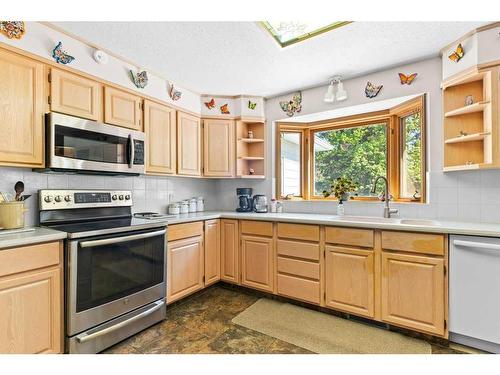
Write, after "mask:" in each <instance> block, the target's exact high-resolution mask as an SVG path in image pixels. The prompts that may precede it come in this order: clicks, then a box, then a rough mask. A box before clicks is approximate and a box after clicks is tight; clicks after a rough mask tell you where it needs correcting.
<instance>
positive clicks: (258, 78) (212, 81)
mask: <svg viewBox="0 0 500 375" xmlns="http://www.w3.org/2000/svg"><path fill="white" fill-rule="evenodd" d="M53 23H54V24H55V25H57V26H59V27H61V28H63V29H65V30H67V31H68V32H70V33H73V34H75V35H78V36H80V37H82V38H84V39H86V40H87V41H89V42H92V43H94V44H97V45H99V46H101V47H103V48H106V49H108V50H111V51H113V52H115V53H117V54H118V55H121V56H123V57H125V58H127V59H129V60H131V61H133V62H135V63H137V64H139V65H141V66H142V67H144V68H146V69H147V68H149V69H152V70H154V71H156V72H158V73H160V74H161V75H162V76H163V77H165V78H167V79H169V80H172V81H174V82H176V83H177V84H178V85H180V86H184V87H186V88H189V89H191V90H194V91H197V92H199V93H216V94H220V95H238V94H249V95H262V96H267V97H268V96H274V95H277V94H280V93H285V92H289V91H293V90H295V89H298V88H306V87H312V86H317V85H320V84H326V83H327V81H328V77H330V76H332V75H337V74H339V75H341V76H343V77H344V78H349V77H353V76H357V75H361V74H365V73H368V72H371V71H375V70H380V69H384V68H388V67H390V66H395V65H399V64H404V63H407V62H411V61H416V60H420V59H423V58H427V57H431V56H437V55H438V52H439V50H440V49H441V48H442V47H444V46H445V45H446V44H448V43H450V42H452V41H453V40H455V39H457V38H459V37H460V36H462V35H463V34H465V33H466V32H468V31H470V30H472V29H474V28H475V27H478V26H480V25H483V24H484V22H354V23H351V24H349V25H347V26H344V27H341V28H339V29H336V30H333V31H331V32H328V33H325V34H322V35H319V36H317V37H314V38H312V39H309V40H306V41H305V42H302V43H298V44H295V45H292V46H290V47H286V48H281V47H279V46H278V44H277V43H276V42H275V41H274V40H273V39H272V37H271V36H270V35H267V34H266V32H265V31H264V30H263V29H262V28H261V27H260V26H259V25H258V24H257V23H254V22H53Z"/></svg>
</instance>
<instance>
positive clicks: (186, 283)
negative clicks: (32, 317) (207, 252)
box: [167, 236, 205, 303]
mask: <svg viewBox="0 0 500 375" xmlns="http://www.w3.org/2000/svg"><path fill="white" fill-rule="evenodd" d="M204 266H205V257H204V251H203V236H195V237H190V238H185V239H181V240H176V241H171V242H169V243H168V250H167V267H168V271H167V303H172V302H174V301H176V300H178V299H180V298H182V297H185V296H187V295H188V294H191V293H193V292H195V291H197V290H200V289H202V288H203V287H204V283H203V275H204Z"/></svg>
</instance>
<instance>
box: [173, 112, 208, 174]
mask: <svg viewBox="0 0 500 375" xmlns="http://www.w3.org/2000/svg"><path fill="white" fill-rule="evenodd" d="M202 147H203V145H202V135H201V122H200V118H199V117H196V116H193V115H190V114H187V113H184V112H180V111H178V112H177V174H179V175H184V176H201V169H202V160H201V159H202Z"/></svg>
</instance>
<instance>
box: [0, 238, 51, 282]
mask: <svg viewBox="0 0 500 375" xmlns="http://www.w3.org/2000/svg"><path fill="white" fill-rule="evenodd" d="M59 261H60V255H59V242H50V243H42V244H37V245H31V246H23V247H16V248H13V249H8V250H1V251H0V277H1V276H6V275H12V274H14V273H19V272H24V271H30V270H34V269H37V268H43V267H49V266H54V265H57V264H59Z"/></svg>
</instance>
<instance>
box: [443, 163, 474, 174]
mask: <svg viewBox="0 0 500 375" xmlns="http://www.w3.org/2000/svg"><path fill="white" fill-rule="evenodd" d="M480 167H481V164H465V165H452V166H450V167H444V168H443V171H444V172H455V171H470V170H474V169H479V168H480Z"/></svg>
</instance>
